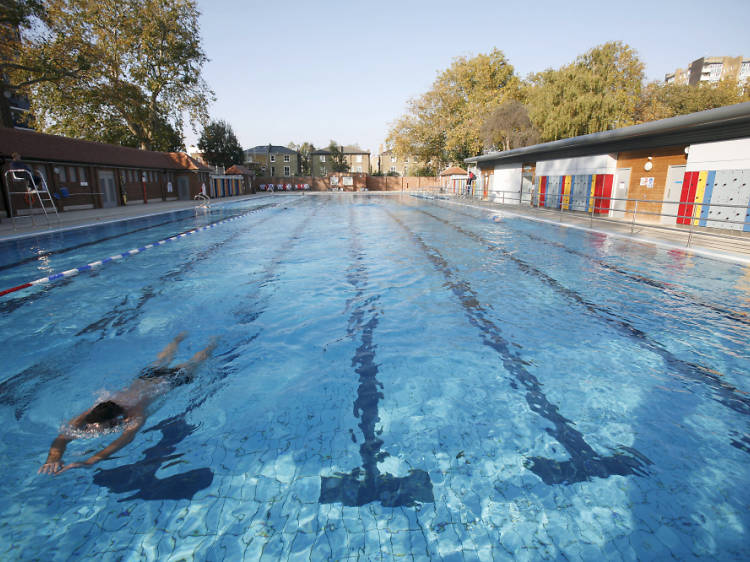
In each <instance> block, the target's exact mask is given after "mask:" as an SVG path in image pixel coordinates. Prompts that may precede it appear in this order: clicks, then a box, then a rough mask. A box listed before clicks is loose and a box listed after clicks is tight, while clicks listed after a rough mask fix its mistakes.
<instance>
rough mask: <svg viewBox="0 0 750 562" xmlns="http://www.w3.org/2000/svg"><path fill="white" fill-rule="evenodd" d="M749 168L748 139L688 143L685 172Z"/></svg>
mask: <svg viewBox="0 0 750 562" xmlns="http://www.w3.org/2000/svg"><path fill="white" fill-rule="evenodd" d="M748 168H750V139H739V140H731V141H720V142H708V143H703V144H693V145H690V149H689V151H688V159H687V167H686V168H685V171H686V172H699V171H701V170H743V169H748Z"/></svg>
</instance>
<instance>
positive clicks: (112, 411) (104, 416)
mask: <svg viewBox="0 0 750 562" xmlns="http://www.w3.org/2000/svg"><path fill="white" fill-rule="evenodd" d="M124 415H125V410H123V409H122V406H120V405H119V404H117V403H116V402H112V401H111V400H107V401H106V402H100V403H99V404H97V405H96V406H94V409H93V410H91V411H90V412H89V413H88V414H86V417H85V418H83V421H84V422H85V423H106V422H112V421H114V420H116V419H117V418H118V417H119V416H124Z"/></svg>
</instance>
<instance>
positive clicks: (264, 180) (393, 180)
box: [253, 173, 440, 191]
mask: <svg viewBox="0 0 750 562" xmlns="http://www.w3.org/2000/svg"><path fill="white" fill-rule="evenodd" d="M305 184H307V185H308V186H309V189H310V190H311V191H330V190H332V189H335V190H337V191H365V190H366V191H426V190H430V191H436V190H438V189H440V187H439V185H438V184H439V180H438V178H433V177H419V176H409V177H402V176H370V175H367V174H359V173H356V174H355V173H352V174H347V173H340V174H332V175H331V176H328V177H324V178H319V177H313V176H274V177H268V176H267V177H261V178H255V179H254V180H253V190H254V191H262V189H261V186H267V185H273V186H274V189H275V190H279V188H278V186H280V185H281V186H291V187H290V188H289V189H283V188H282V191H298V189H297V186H298V185H305Z"/></svg>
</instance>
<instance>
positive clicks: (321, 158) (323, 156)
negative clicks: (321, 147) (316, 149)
mask: <svg viewBox="0 0 750 562" xmlns="http://www.w3.org/2000/svg"><path fill="white" fill-rule="evenodd" d="M320 161H321V162H325V161H326V155H325V154H321V155H320Z"/></svg>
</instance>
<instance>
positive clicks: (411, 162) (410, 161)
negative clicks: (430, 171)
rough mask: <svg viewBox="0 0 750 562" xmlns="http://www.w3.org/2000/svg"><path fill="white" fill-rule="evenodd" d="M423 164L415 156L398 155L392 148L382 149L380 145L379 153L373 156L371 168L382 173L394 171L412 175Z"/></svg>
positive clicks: (400, 174)
mask: <svg viewBox="0 0 750 562" xmlns="http://www.w3.org/2000/svg"><path fill="white" fill-rule="evenodd" d="M423 165H424V164H422V163H421V162H420V161H419V160H418V159H417V157H416V156H399V155H397V154H396V153H395V152H394V151H393V150H382V147H381V150H380V154H378V155H377V156H376V157H375V158H373V166H372V168H373V172H381V173H383V174H387V173H389V172H390V173H394V172H395V173H396V174H398V175H399V176H413V175H415V174H416V172H417V169H418V168H421V167H422V166H423Z"/></svg>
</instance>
